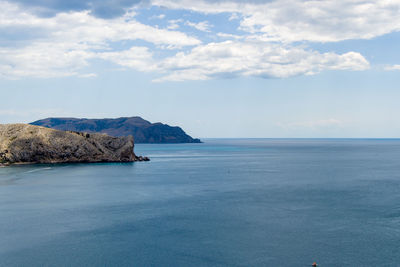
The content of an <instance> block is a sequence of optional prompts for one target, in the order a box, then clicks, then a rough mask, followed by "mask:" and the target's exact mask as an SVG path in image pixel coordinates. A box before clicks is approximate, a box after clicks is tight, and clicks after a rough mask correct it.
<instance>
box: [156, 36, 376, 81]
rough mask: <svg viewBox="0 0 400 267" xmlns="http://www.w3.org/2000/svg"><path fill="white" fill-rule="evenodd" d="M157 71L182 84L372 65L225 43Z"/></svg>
mask: <svg viewBox="0 0 400 267" xmlns="http://www.w3.org/2000/svg"><path fill="white" fill-rule="evenodd" d="M158 68H159V69H160V71H163V72H166V73H167V74H166V75H165V76H164V77H162V78H160V79H158V80H157V81H164V80H171V81H183V80H205V79H210V78H215V77H239V76H257V77H264V78H269V77H274V78H286V77H291V76H296V75H313V74H316V73H319V72H321V71H323V70H365V69H367V68H369V63H368V61H367V60H366V59H365V58H364V57H363V56H362V55H360V54H359V53H356V52H349V53H345V54H342V55H338V54H335V53H319V52H316V51H312V50H305V49H302V48H298V47H290V46H287V47H285V46H282V45H278V44H271V43H262V42H240V41H225V42H221V43H209V44H205V45H200V46H197V47H195V48H193V49H192V50H191V51H190V52H188V53H183V52H179V53H177V54H176V55H175V56H174V57H170V58H167V59H165V60H164V61H162V62H161V63H160V64H159V65H158Z"/></svg>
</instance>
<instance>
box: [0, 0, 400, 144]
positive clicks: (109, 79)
mask: <svg viewBox="0 0 400 267" xmlns="http://www.w3.org/2000/svg"><path fill="white" fill-rule="evenodd" d="M399 48H400V0H376V1H372V0H371V1H367V0H337V1H330V0H313V1H307V0H264V1H262V0H253V1H242V0H224V1H220V0H143V1H140V0H102V1H100V0H92V1H83V0H69V1H65V0H14V1H2V0H0V95H1V97H0V101H1V105H0V123H16V122H22V123H28V122H32V121H35V120H38V119H43V118H47V117H78V118H117V117H127V116H141V117H143V118H144V119H146V120H149V121H151V122H163V123H167V124H170V125H178V126H181V127H182V128H183V129H184V130H185V131H186V132H187V133H188V134H190V135H191V136H193V137H200V138H206V137H211V138H212V137H227V138H245V137H254V138H262V137H270V138H274V137H277V138H293V137H294V138H295V137H298V138H399V137H400V116H399V115H400V104H399V102H400V50H399Z"/></svg>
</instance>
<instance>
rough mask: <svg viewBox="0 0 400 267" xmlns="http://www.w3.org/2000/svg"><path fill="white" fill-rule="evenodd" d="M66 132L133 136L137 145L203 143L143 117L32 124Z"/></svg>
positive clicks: (58, 119)
mask: <svg viewBox="0 0 400 267" xmlns="http://www.w3.org/2000/svg"><path fill="white" fill-rule="evenodd" d="M30 124H32V125H38V126H43V127H48V128H53V129H57V130H64V131H77V132H88V133H106V134H108V135H111V136H128V135H133V137H134V139H135V143H201V141H200V140H199V139H193V138H192V137H190V136H189V135H187V134H186V133H185V132H184V131H183V130H182V129H181V128H180V127H176V126H175V127H173V126H169V125H167V124H162V123H159V122H158V123H150V122H149V121H146V120H144V119H142V118H141V117H128V118H117V119H77V118H47V119H43V120H38V121H35V122H32V123H30Z"/></svg>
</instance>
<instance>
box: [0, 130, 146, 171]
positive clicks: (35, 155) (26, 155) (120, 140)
mask: <svg viewBox="0 0 400 267" xmlns="http://www.w3.org/2000/svg"><path fill="white" fill-rule="evenodd" d="M133 147H134V143H133V137H132V136H127V137H111V136H108V135H106V134H89V133H79V132H70V131H59V130H54V129H49V128H45V127H40V126H33V125H29V124H4V125H1V124H0V164H3V165H4V164H13V163H68V162H130V161H135V160H139V157H136V156H135V154H134V153H133ZM142 159H143V158H142Z"/></svg>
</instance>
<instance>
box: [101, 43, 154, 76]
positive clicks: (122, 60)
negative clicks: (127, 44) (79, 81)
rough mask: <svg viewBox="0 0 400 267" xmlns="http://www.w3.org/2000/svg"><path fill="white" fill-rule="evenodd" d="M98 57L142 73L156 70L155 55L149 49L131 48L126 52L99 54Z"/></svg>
mask: <svg viewBox="0 0 400 267" xmlns="http://www.w3.org/2000/svg"><path fill="white" fill-rule="evenodd" d="M97 57H98V58H101V59H104V60H108V61H111V62H114V63H115V64H118V65H120V66H124V67H129V68H133V69H137V70H140V71H151V70H156V66H155V65H154V62H153V54H152V53H151V52H150V51H149V49H148V48H147V47H131V48H130V49H129V50H124V51H118V52H103V53H98V54H97Z"/></svg>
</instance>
